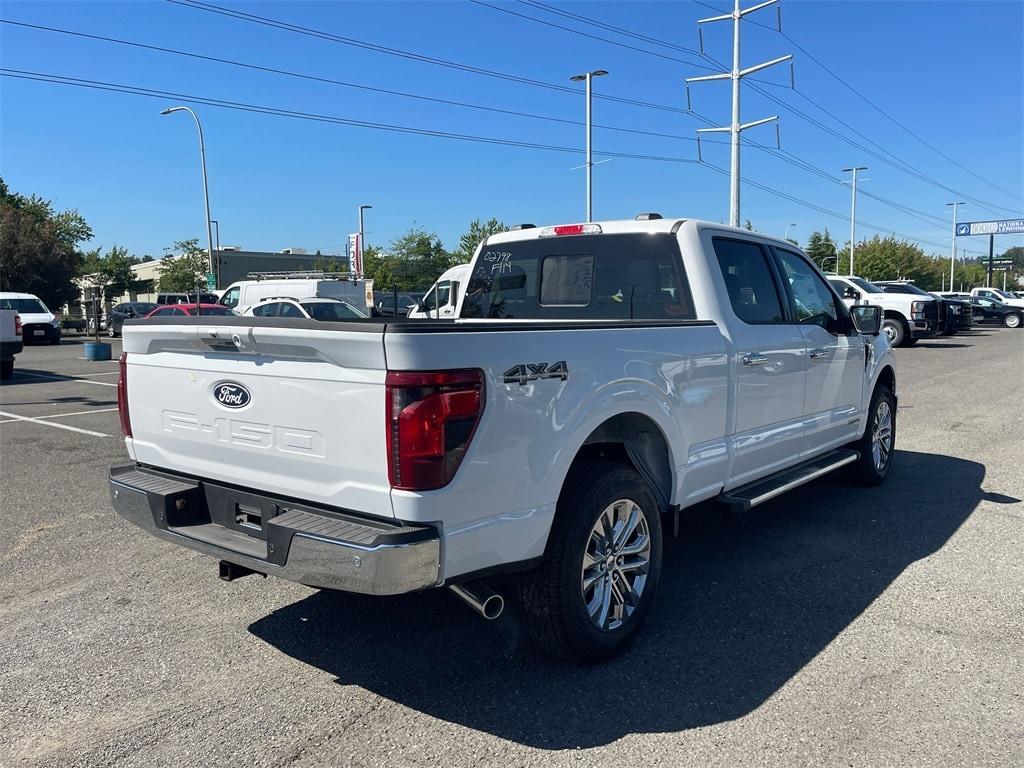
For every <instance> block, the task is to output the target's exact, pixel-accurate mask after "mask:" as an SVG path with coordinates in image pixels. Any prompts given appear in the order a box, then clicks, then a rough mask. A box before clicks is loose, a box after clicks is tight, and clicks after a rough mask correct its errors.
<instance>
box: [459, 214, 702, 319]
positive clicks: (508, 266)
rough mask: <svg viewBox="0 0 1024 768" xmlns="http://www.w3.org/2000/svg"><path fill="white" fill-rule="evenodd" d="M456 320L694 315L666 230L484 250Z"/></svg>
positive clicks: (549, 240)
mask: <svg viewBox="0 0 1024 768" xmlns="http://www.w3.org/2000/svg"><path fill="white" fill-rule="evenodd" d="M462 317H475V318H483V317H487V318H509V319H511V318H515V319H526V320H540V319H543V320H549V319H551V320H553V319H565V320H570V319H571V320H615V319H619V320H628V319H631V318H632V319H637V320H653V319H668V318H692V317H694V312H693V304H692V303H691V300H690V291H689V288H688V287H687V285H686V282H685V279H684V276H683V270H682V259H681V258H680V253H679V246H678V244H677V242H676V239H675V237H674V236H673V235H669V234H622V235H604V234H601V235H576V236H567V237H544V238H538V239H536V240H522V241H519V242H512V243H500V244H496V245H493V246H490V247H488V248H487V249H486V250H484V251H482V252H481V253H480V254H479V256H478V257H477V260H476V261H475V262H474V267H473V273H472V275H471V276H470V278H469V286H468V287H467V289H466V296H465V298H464V299H463V303H462Z"/></svg>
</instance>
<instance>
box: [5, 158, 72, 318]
mask: <svg viewBox="0 0 1024 768" xmlns="http://www.w3.org/2000/svg"><path fill="white" fill-rule="evenodd" d="M91 237H92V230H91V229H90V228H89V225H88V224H87V223H86V221H85V219H84V218H82V216H81V214H79V213H78V211H73V210H71V211H60V212H58V211H55V210H54V209H53V206H52V205H51V204H50V202H49V201H47V200H43V199H42V198H40V197H36V196H35V195H33V196H31V197H26V196H24V195H21V194H18V193H16V192H11V191H10V190H9V189H8V187H7V184H6V183H5V182H4V180H3V179H2V178H0V291H25V292H26V293H34V294H35V295H36V296H38V297H39V298H40V299H42V300H43V303H44V304H46V305H47V306H48V307H50V309H53V310H58V309H59V308H60V307H62V306H64V305H65V304H70V303H73V302H74V301H76V300H77V299H78V295H79V290H78V286H77V285H76V284H75V282H74V278H75V277H76V276H77V275H78V267H79V263H80V262H81V258H82V256H81V254H80V253H79V251H78V244H79V243H81V242H83V241H85V240H88V239H89V238H91Z"/></svg>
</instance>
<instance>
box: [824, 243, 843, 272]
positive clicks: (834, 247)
mask: <svg viewBox="0 0 1024 768" xmlns="http://www.w3.org/2000/svg"><path fill="white" fill-rule="evenodd" d="M822 245H831V246H832V254H833V255H832V256H826V257H824V258H823V259H822V260H821V271H822V272H825V262H826V261H828V260H829V259H835V260H836V269H835V272H833V273H832V274H836V275H837V274H839V249H838V248H836V244H835V243H833V242H832V241H831V240H825V241H824V242H823V243H822ZM825 274H826V275H827V274H828V272H825Z"/></svg>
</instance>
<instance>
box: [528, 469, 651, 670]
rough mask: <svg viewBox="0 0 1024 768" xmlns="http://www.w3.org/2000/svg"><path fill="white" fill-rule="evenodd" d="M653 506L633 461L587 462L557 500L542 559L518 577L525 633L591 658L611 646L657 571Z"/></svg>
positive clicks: (635, 623) (629, 628)
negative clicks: (628, 464)
mask: <svg viewBox="0 0 1024 768" xmlns="http://www.w3.org/2000/svg"><path fill="white" fill-rule="evenodd" d="M661 557H662V551H661V514H660V510H659V509H658V503H657V500H656V499H655V497H654V494H653V493H652V491H651V489H650V487H649V486H648V485H647V483H645V482H644V480H643V478H642V477H641V476H640V475H639V474H638V473H637V472H635V471H634V470H633V469H630V468H628V467H624V466H622V465H620V464H612V463H608V462H594V463H590V464H586V465H584V466H583V467H580V468H579V469H578V470H576V471H574V473H573V476H572V477H571V478H570V480H569V481H568V482H567V483H566V487H565V488H564V489H563V491H562V494H561V496H560V498H559V501H558V508H557V511H556V513H555V521H554V524H553V525H552V527H551V534H550V536H549V538H548V546H547V551H546V552H545V556H544V563H543V565H541V567H540V568H538V569H537V570H535V571H533V572H531V573H528V574H524V575H523V577H522V578H521V579H520V584H519V597H520V602H521V604H522V606H523V613H524V615H525V618H526V626H527V629H528V630H529V633H530V635H531V637H532V639H533V641H534V642H535V643H536V644H537V645H539V646H540V647H541V648H542V649H543V650H544V651H546V652H547V653H550V654H552V655H554V656H560V657H562V658H567V659H571V660H574V661H579V662H583V663H595V662H599V661H603V660H605V659H608V658H610V657H612V656H614V655H615V654H617V653H619V652H620V651H621V650H622V649H623V648H624V647H625V646H626V645H627V644H628V643H629V642H630V641H631V640H632V639H633V637H634V636H635V634H636V632H637V630H638V629H639V628H640V625H641V624H642V623H643V620H644V618H645V617H646V616H647V614H648V612H649V611H650V609H651V604H652V602H653V600H654V594H655V592H656V591H657V589H658V580H659V577H660V574H661Z"/></svg>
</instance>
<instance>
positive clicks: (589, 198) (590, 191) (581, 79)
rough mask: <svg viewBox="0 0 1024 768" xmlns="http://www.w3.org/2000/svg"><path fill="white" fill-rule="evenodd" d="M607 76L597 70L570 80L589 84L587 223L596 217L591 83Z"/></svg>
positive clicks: (605, 72)
mask: <svg viewBox="0 0 1024 768" xmlns="http://www.w3.org/2000/svg"><path fill="white" fill-rule="evenodd" d="M607 74H608V72H607V70H604V69H595V70H594V71H593V72H584V73H583V74H582V75H573V76H572V77H570V78H569V79H570V80H571V81H573V82H574V83H578V82H585V83H586V84H587V123H586V126H587V127H586V133H587V159H586V166H587V221H588V222H590V221H593V220H594V216H593V213H594V194H593V192H594V187H593V170H594V163H593V161H592V160H591V144H592V142H591V134H592V130H591V129H592V127H593V126H592V123H591V117H590V115H591V101H592V98H591V86H590V81H591V80H593V79H594V78H595V77H604V76H605V75H607Z"/></svg>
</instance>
